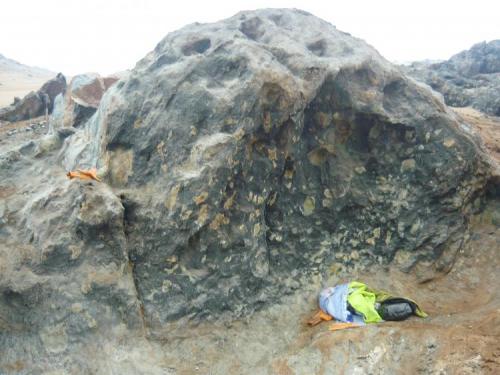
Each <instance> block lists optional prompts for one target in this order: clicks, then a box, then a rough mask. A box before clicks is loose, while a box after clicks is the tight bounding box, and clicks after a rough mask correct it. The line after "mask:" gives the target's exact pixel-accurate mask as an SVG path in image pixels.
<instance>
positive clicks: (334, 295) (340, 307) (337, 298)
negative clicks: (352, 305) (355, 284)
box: [319, 284, 365, 324]
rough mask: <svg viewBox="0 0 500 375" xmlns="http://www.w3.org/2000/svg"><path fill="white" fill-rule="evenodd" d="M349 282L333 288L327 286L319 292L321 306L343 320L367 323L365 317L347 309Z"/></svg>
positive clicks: (326, 311)
mask: <svg viewBox="0 0 500 375" xmlns="http://www.w3.org/2000/svg"><path fill="white" fill-rule="evenodd" d="M348 295H349V284H340V285H337V286H335V287H333V288H326V289H323V290H322V291H321V293H320V294H319V307H320V309H321V310H323V312H325V313H327V314H329V315H331V316H333V317H334V318H335V319H336V320H339V321H341V322H354V323H358V324H365V322H364V321H363V317H362V316H360V315H357V314H353V313H351V312H350V311H349V310H348V309H347V296H348Z"/></svg>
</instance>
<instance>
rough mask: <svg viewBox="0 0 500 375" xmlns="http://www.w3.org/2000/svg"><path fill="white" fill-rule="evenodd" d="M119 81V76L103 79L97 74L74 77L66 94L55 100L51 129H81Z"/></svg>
mask: <svg viewBox="0 0 500 375" xmlns="http://www.w3.org/2000/svg"><path fill="white" fill-rule="evenodd" d="M118 79H119V77H118V76H107V77H101V76H100V75H99V74H96V73H87V74H81V75H77V76H75V77H73V79H72V80H71V82H70V84H69V85H68V88H67V90H66V91H65V93H61V94H60V95H59V96H58V97H57V98H56V100H55V108H54V112H53V113H52V116H51V119H50V126H51V128H52V129H59V128H62V127H79V126H80V125H82V124H83V123H85V121H87V120H88V119H89V118H90V117H91V116H92V115H93V114H94V113H95V111H96V110H97V107H98V106H99V103H100V101H101V98H102V96H103V94H104V93H105V92H106V90H107V89H108V88H109V87H110V86H111V85H113V84H114V83H115V82H116V81H118Z"/></svg>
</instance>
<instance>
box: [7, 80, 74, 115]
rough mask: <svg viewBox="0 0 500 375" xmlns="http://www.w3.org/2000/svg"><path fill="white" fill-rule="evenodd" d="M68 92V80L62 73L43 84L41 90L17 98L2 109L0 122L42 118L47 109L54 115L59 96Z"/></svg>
mask: <svg viewBox="0 0 500 375" xmlns="http://www.w3.org/2000/svg"><path fill="white" fill-rule="evenodd" d="M65 90H66V78H65V77H64V75H62V74H61V73H59V74H57V76H56V77H55V78H53V79H51V80H49V81H47V82H45V83H44V84H43V86H42V87H41V88H40V90H38V91H36V92H34V91H32V92H30V93H29V94H28V95H26V96H25V97H24V98H23V99H19V98H15V99H14V102H13V103H12V104H11V105H10V106H8V107H5V108H0V120H3V121H10V122H14V121H22V120H28V119H31V118H35V117H38V116H42V115H44V114H45V109H46V108H47V109H48V113H52V110H53V107H54V100H55V98H56V96H57V95H59V94H60V93H64V91H65Z"/></svg>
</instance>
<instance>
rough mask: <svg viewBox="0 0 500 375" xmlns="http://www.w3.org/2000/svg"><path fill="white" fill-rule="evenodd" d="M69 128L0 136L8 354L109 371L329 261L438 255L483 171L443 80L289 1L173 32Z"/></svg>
mask: <svg viewBox="0 0 500 375" xmlns="http://www.w3.org/2000/svg"><path fill="white" fill-rule="evenodd" d="M75 102H76V101H75ZM87 103H88V101H87ZM67 130H68V129H66V128H63V129H59V130H57V131H56V129H54V131H53V132H52V133H51V134H49V135H48V136H47V138H45V139H43V140H42V141H40V142H31V143H28V144H25V145H21V146H19V147H18V148H17V149H9V150H5V151H4V150H2V152H1V153H0V176H1V179H0V196H1V197H2V198H3V199H5V200H2V201H0V220H1V221H0V348H3V350H4V353H3V355H0V368H2V367H1V366H2V365H4V366H5V365H6V364H9V363H15V361H16V360H21V359H22V361H23V363H25V368H29V369H31V370H33V371H35V372H37V371H38V370H39V371H38V372H40V373H43V371H48V369H51V370H54V369H61V368H64V369H66V370H68V371H69V372H71V369H81V368H84V369H85V371H86V373H104V372H102V371H103V370H102V369H98V368H96V366H97V365H96V364H95V362H94V361H92V360H89V359H91V358H94V357H96V356H97V357H98V356H99V351H98V350H97V349H96V348H97V347H98V346H102V345H108V344H109V345H113V344H110V343H111V342H114V341H113V340H118V339H119V340H123V342H126V341H127V340H128V339H130V338H131V337H132V338H137V337H148V338H168V333H169V330H168V327H169V324H170V323H171V322H176V321H178V319H180V318H187V319H205V318H212V319H216V318H218V317H220V316H222V314H224V313H229V314H231V315H232V316H239V315H243V314H248V313H251V312H252V311H254V310H255V309H258V308H260V307H262V306H265V305H267V304H270V303H273V302H275V301H276V300H277V299H279V298H280V296H282V295H283V294H289V293H293V292H294V291H295V290H296V289H297V288H300V286H301V285H304V284H306V283H307V282H308V281H309V280H311V278H313V277H316V276H317V275H321V274H323V273H325V272H328V270H329V268H330V267H333V266H335V267H337V266H338V265H339V264H341V265H342V264H343V265H353V264H359V265H367V264H368V265H369V264H373V263H386V264H387V263H390V262H391V260H392V259H393V258H394V257H396V256H398V257H399V258H403V259H406V260H407V262H406V264H405V267H406V269H408V270H409V269H412V268H414V267H417V266H418V265H419V264H420V262H425V264H426V267H425V268H426V272H427V273H425V274H424V275H423V277H424V279H425V278H427V277H432V275H433V274H434V275H435V273H438V272H445V271H446V270H447V269H449V267H450V265H451V264H452V263H453V259H454V257H455V256H456V254H457V252H458V251H460V249H461V247H462V244H463V242H464V240H465V238H466V233H467V226H468V217H469V215H470V213H471V212H473V211H474V210H475V209H478V208H479V207H480V206H481V199H482V196H483V194H484V189H485V187H486V185H487V183H488V180H489V178H490V165H489V164H488V160H487V159H486V158H485V157H484V155H483V152H482V149H481V147H480V145H479V143H478V142H477V137H476V135H475V134H474V132H473V131H472V129H471V128H470V127H469V126H468V125H467V124H465V123H463V122H462V120H460V119H459V118H458V117H456V116H455V115H454V114H453V112H451V111H450V110H448V109H447V107H446V106H445V105H444V103H443V102H442V101H441V100H440V98H439V97H437V96H436V95H435V94H434V93H432V92H431V91H430V90H428V88H427V87H424V86H423V85H418V84H416V83H415V82H414V81H413V80H412V79H409V78H407V77H406V76H405V75H404V74H403V73H402V72H401V71H400V69H399V68H398V67H396V66H394V65H392V64H390V63H389V62H388V61H387V60H385V59H384V58H383V57H381V56H380V55H379V54H378V53H377V52H376V51H375V50H374V49H373V48H372V47H370V46H368V45H367V44H366V43H365V42H363V41H361V40H359V39H356V38H354V37H352V36H350V35H349V34H346V33H343V32H341V31H338V30H337V29H336V28H335V27H334V26H332V25H331V24H329V23H327V22H325V21H323V20H321V19H318V18H316V17H314V16H312V15H311V14H308V13H306V12H302V11H299V10H279V9H272V10H258V11H252V12H241V13H238V14H237V15H235V16H234V17H231V18H229V19H227V20H224V21H221V22H217V23H213V24H193V25H189V26H187V27H185V28H183V29H180V30H178V31H176V32H173V33H170V34H169V35H167V36H166V37H165V38H164V39H163V40H162V41H161V42H160V43H159V44H158V45H157V46H156V48H155V49H154V51H152V52H151V53H149V54H148V55H147V56H146V57H145V58H144V59H142V60H141V61H139V62H138V63H137V65H136V67H135V68H134V69H133V70H132V71H131V73H130V75H128V76H127V77H124V78H123V79H121V80H120V81H119V82H117V83H116V84H115V85H113V86H111V87H110V88H109V90H108V91H107V92H106V93H105V94H104V96H103V97H102V100H101V101H100V104H99V107H98V108H97V111H96V113H95V114H94V115H93V116H92V117H90V119H89V120H88V121H86V122H85V123H84V124H82V126H80V127H78V128H75V129H73V128H71V131H67ZM61 144H62V147H61ZM92 167H97V168H98V173H99V175H100V176H101V178H102V179H103V182H101V183H98V182H94V181H79V180H71V181H70V180H68V179H67V178H66V177H65V172H66V171H68V170H73V169H77V168H92ZM354 254H355V256H354ZM181 322H182V321H181ZM27 346H29V348H30V350H29V351H26V350H23V348H25V347H27ZM42 358H43V360H41V359H42ZM47 359H49V360H47ZM158 373H160V372H158Z"/></svg>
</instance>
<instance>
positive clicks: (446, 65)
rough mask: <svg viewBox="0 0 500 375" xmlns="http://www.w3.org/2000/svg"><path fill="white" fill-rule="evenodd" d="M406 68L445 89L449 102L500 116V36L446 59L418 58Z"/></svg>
mask: <svg viewBox="0 0 500 375" xmlns="http://www.w3.org/2000/svg"><path fill="white" fill-rule="evenodd" d="M403 69H404V70H405V71H406V72H407V73H408V74H409V75H411V76H413V77H415V78H417V79H418V80H421V81H423V82H425V83H427V84H428V85H430V86H431V87H432V88H433V89H434V90H436V91H439V92H440V93H442V94H443V96H444V99H445V101H446V103H447V104H448V105H450V106H454V107H465V106H472V107H474V108H476V109H478V110H480V111H483V112H485V113H487V114H490V115H494V116H500V40H493V41H491V42H489V43H486V42H482V43H478V44H475V45H474V46H472V47H471V49H469V50H466V51H462V52H460V53H458V54H456V55H454V56H452V57H451V58H450V59H449V60H447V61H443V62H440V63H434V64H429V63H425V62H416V63H413V64H412V65H410V66H408V67H404V68H403Z"/></svg>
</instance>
